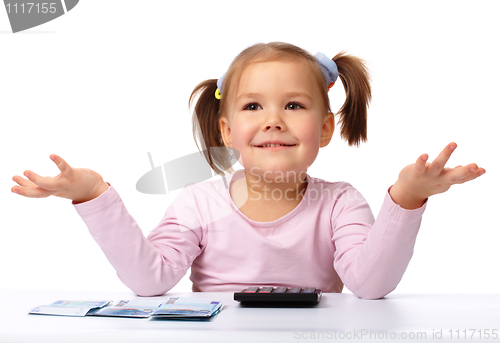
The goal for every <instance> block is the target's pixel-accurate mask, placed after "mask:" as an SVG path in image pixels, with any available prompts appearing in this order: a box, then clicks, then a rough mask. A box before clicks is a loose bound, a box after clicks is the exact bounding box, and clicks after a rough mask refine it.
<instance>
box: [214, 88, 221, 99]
mask: <svg viewBox="0 0 500 343" xmlns="http://www.w3.org/2000/svg"><path fill="white" fill-rule="evenodd" d="M215 98H216V99H218V100H220V92H219V88H217V90H216V91H215Z"/></svg>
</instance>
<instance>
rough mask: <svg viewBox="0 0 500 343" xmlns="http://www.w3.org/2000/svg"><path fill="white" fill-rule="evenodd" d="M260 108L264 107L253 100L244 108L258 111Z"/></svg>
mask: <svg viewBox="0 0 500 343" xmlns="http://www.w3.org/2000/svg"><path fill="white" fill-rule="evenodd" d="M259 108H260V109H262V107H260V105H259V104H257V103H256V102H252V103H251V104H248V105H246V106H245V108H244V110H248V111H257V110H258V109H259Z"/></svg>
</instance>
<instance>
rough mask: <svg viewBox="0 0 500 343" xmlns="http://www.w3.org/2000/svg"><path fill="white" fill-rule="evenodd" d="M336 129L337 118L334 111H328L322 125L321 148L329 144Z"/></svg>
mask: <svg viewBox="0 0 500 343" xmlns="http://www.w3.org/2000/svg"><path fill="white" fill-rule="evenodd" d="M334 131H335V118H334V116H333V113H331V112H328V113H327V114H326V117H325V119H323V126H322V127H321V137H320V141H319V143H320V148H323V147H325V146H327V145H328V144H329V143H330V141H331V140H332V136H333V132H334Z"/></svg>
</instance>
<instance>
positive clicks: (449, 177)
mask: <svg viewBox="0 0 500 343" xmlns="http://www.w3.org/2000/svg"><path fill="white" fill-rule="evenodd" d="M456 147H457V144H456V143H450V144H448V145H447V146H446V148H444V149H443V151H441V153H440V154H439V156H438V157H436V159H435V160H434V161H432V163H426V161H427V159H428V158H429V156H428V155H427V154H423V155H421V156H420V157H419V158H418V159H417V162H415V163H414V164H410V165H408V166H406V167H405V168H403V170H401V172H400V173H399V178H398V180H397V181H396V183H395V184H394V185H393V186H392V188H391V190H390V192H389V194H390V195H391V198H392V200H393V201H394V202H395V203H396V204H398V205H399V206H401V207H402V208H404V209H408V210H412V209H416V208H419V207H421V206H422V205H423V204H424V202H425V199H427V198H428V197H430V196H431V195H434V194H438V193H444V192H446V191H447V190H448V189H449V188H450V187H451V186H452V185H455V184H459V183H464V182H467V181H471V180H474V179H475V178H477V177H479V176H481V175H483V174H484V173H485V172H486V170H484V168H479V167H478V166H477V165H476V164H475V163H471V164H468V165H466V166H465V167H462V166H457V167H455V168H453V169H452V168H445V165H446V163H447V162H448V159H449V158H450V156H451V154H452V153H453V151H454V150H455V149H456Z"/></svg>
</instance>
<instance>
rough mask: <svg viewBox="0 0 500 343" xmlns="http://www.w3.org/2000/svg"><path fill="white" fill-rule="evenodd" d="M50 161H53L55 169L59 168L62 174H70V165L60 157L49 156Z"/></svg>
mask: <svg viewBox="0 0 500 343" xmlns="http://www.w3.org/2000/svg"><path fill="white" fill-rule="evenodd" d="M50 159H51V160H52V161H54V163H55V164H56V166H57V168H59V170H60V171H61V173H62V174H68V173H70V172H71V167H70V165H69V164H68V163H67V162H66V161H65V160H64V159H63V158H62V157H60V156H57V155H56V154H52V155H50Z"/></svg>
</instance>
